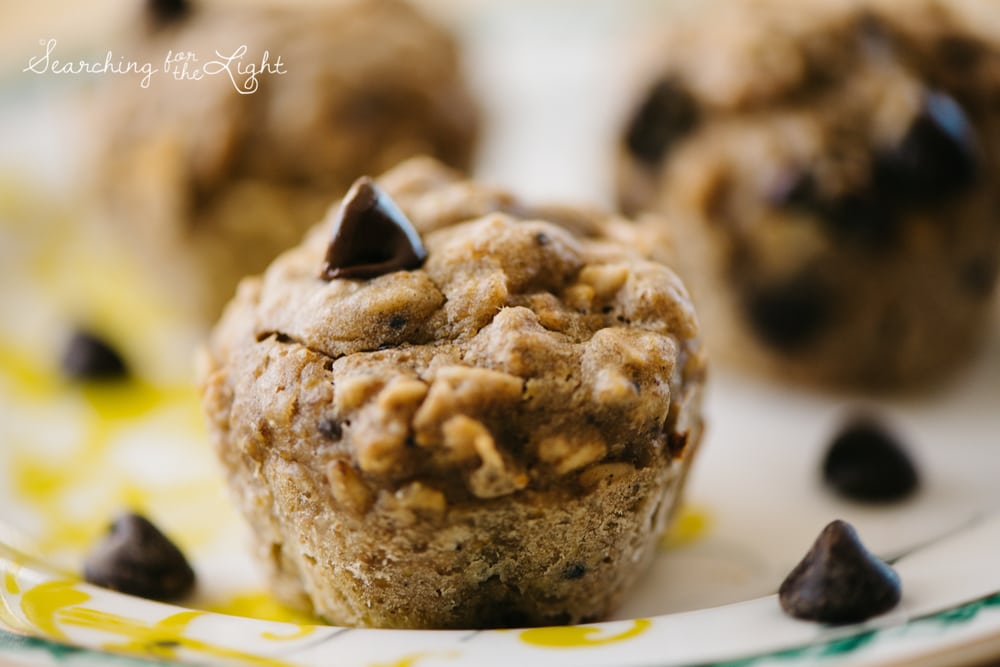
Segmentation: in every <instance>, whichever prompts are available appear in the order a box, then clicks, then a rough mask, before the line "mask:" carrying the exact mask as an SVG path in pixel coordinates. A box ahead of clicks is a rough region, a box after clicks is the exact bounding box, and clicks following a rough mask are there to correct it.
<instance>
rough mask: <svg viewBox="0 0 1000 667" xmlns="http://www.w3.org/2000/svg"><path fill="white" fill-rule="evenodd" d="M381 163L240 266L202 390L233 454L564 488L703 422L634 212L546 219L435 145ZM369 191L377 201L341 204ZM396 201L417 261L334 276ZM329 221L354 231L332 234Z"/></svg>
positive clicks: (368, 471) (689, 345) (691, 321)
mask: <svg viewBox="0 0 1000 667" xmlns="http://www.w3.org/2000/svg"><path fill="white" fill-rule="evenodd" d="M380 182H381V184H382V186H383V187H384V191H379V190H378V189H377V188H374V189H373V188H372V187H371V186H369V185H364V186H363V187H362V188H361V193H362V194H359V188H358V187H357V186H356V187H355V188H354V189H352V192H351V193H349V194H348V196H347V197H346V198H345V201H344V202H343V203H338V204H337V205H335V206H334V207H333V208H332V209H331V212H330V215H329V216H328V218H327V220H325V221H323V222H322V223H321V224H320V225H318V226H317V227H316V228H314V229H313V230H312V232H311V233H310V234H309V235H308V237H307V238H306V240H305V241H304V242H303V243H302V245H300V246H298V247H296V248H294V249H292V250H290V251H288V252H286V253H285V254H284V255H282V256H281V257H279V258H278V259H277V260H276V261H275V262H274V263H273V264H272V265H271V267H270V268H269V269H268V270H267V272H266V273H265V274H264V275H263V276H262V277H259V278H249V279H246V280H244V282H243V283H242V284H241V286H240V288H239V290H238V292H237V296H236V298H235V299H234V300H233V302H232V303H231V304H230V305H229V307H228V308H227V310H226V312H225V314H224V316H223V319H222V321H221V322H220V324H219V325H218V327H217V328H216V330H215V332H214V335H213V337H212V340H211V344H210V346H209V350H208V355H207V357H206V361H207V364H208V365H207V367H206V369H205V370H204V373H203V381H204V383H205V386H206V388H207V389H206V398H205V400H206V404H207V405H208V406H209V412H210V414H212V415H213V417H212V418H213V420H214V421H215V422H217V423H219V424H227V425H228V428H230V429H238V430H239V433H238V434H237V439H238V440H239V441H240V443H241V447H242V449H243V451H244V453H246V454H247V455H249V456H250V457H251V458H256V459H261V458H262V457H265V456H269V455H278V456H282V457H285V458H289V459H292V460H296V461H299V462H304V461H309V462H311V463H310V465H311V466H315V465H317V464H318V465H320V466H321V467H323V466H326V467H327V468H328V469H329V470H330V471H331V472H330V475H331V476H330V482H331V485H332V486H333V487H334V492H335V494H336V493H337V489H338V488H339V489H340V490H341V492H342V493H343V495H346V496H351V495H352V493H351V489H353V490H354V493H353V496H354V497H355V500H356V501H358V502H360V503H362V504H363V503H364V499H365V498H366V497H368V496H369V495H370V491H371V489H372V488H377V489H382V488H388V489H391V490H399V489H410V491H408V493H409V492H412V493H415V494H418V495H420V494H423V493H424V492H425V491H427V489H431V488H432V489H434V490H435V492H434V493H432V494H431V497H432V498H437V496H436V495H435V494H437V493H441V494H444V495H445V496H446V497H447V498H448V500H449V501H452V500H461V499H472V498H494V497H498V496H503V495H506V494H510V493H513V492H517V491H519V490H522V489H529V488H535V489H542V488H546V489H550V488H555V487H556V486H560V487H561V488H563V487H564V488H565V489H566V490H567V492H573V491H574V490H577V491H578V490H580V489H582V488H584V487H586V486H587V484H588V483H589V484H593V483H596V482H597V481H599V478H598V477H599V475H600V474H601V473H600V472H599V471H595V472H593V473H591V474H590V475H588V470H592V469H594V468H595V464H601V463H623V464H629V465H631V466H635V467H644V466H647V465H652V464H654V463H655V462H656V461H662V460H664V459H666V460H667V461H669V460H671V459H672V458H674V457H676V456H680V455H681V454H682V453H683V450H684V448H685V445H686V442H687V436H688V434H689V433H690V432H691V431H692V429H696V428H698V427H699V425H700V424H699V422H698V419H699V416H698V414H697V408H696V407H694V406H696V405H697V400H696V397H695V394H696V393H697V392H698V390H699V389H700V386H701V380H702V378H703V374H704V360H703V356H702V353H701V351H700V348H699V343H698V338H697V324H696V319H695V313H694V311H693V309H692V306H691V303H690V301H689V299H688V296H687V294H686V292H685V289H684V287H683V285H682V284H681V282H680V281H679V279H678V278H677V277H676V276H675V274H674V273H673V272H672V271H671V270H670V269H668V268H666V267H665V266H663V265H660V264H657V263H654V262H651V261H648V260H647V259H645V258H644V256H643V255H642V254H641V253H640V252H639V251H638V250H636V249H634V248H632V247H630V246H628V245H623V244H622V243H620V242H619V241H620V240H621V239H628V238H633V239H634V238H635V236H636V232H635V231H634V230H633V229H631V227H629V226H628V225H627V223H624V222H623V221H620V220H615V219H612V218H609V217H606V216H600V215H597V214H594V213H591V212H586V211H582V210H574V209H569V208H561V209H556V208H553V209H549V212H548V214H547V216H548V217H549V218H550V219H549V220H546V219H544V217H545V216H543V215H539V213H541V209H539V211H537V212H536V211H533V210H532V209H531V208H529V207H527V206H524V205H523V204H521V203H519V202H517V201H516V200H515V199H514V198H513V197H512V196H510V195H509V194H508V193H505V192H503V191H501V190H498V189H495V188H490V187H487V186H482V185H479V184H476V183H473V182H469V181H464V180H462V179H461V178H459V177H458V176H457V175H456V174H454V173H452V172H450V171H448V170H446V169H445V168H443V167H441V166H440V165H437V164H436V163H433V162H431V161H429V160H417V161H411V162H409V163H406V164H404V165H402V166H400V167H399V168H397V169H396V170H394V171H393V172H390V173H389V174H387V175H386V176H385V177H384V178H382V179H380ZM373 193H375V194H373ZM376 195H377V197H379V203H377V204H374V205H373V206H374V208H373V207H371V206H370V207H369V208H368V209H365V210H366V211H367V213H365V215H370V214H372V211H373V210H374V215H375V218H367V219H363V220H361V221H360V222H359V221H358V220H357V219H356V216H355V219H353V222H352V220H349V219H348V218H351V217H352V216H354V213H351V212H350V211H352V210H353V211H355V213H357V211H360V210H362V209H364V207H365V202H364V201H360V200H361V199H364V198H365V197H368V198H369V200H370V201H368V203H369V204H370V203H372V202H373V201H374V199H372V198H373V197H375V196H376ZM390 198H391V199H390ZM393 201H395V204H398V207H399V209H400V211H394V210H393V209H395V204H393ZM375 209H379V210H375ZM397 214H398V215H402V216H405V217H406V218H408V219H409V221H411V222H412V223H413V226H414V228H415V230H418V231H419V232H420V234H421V235H422V244H421V243H420V241H419V240H418V241H417V242H416V243H417V244H418V245H422V247H420V248H417V250H419V251H420V252H416V253H409V252H408V253H404V254H406V255H407V259H408V262H409V263H408V265H407V266H408V267H409V268H408V270H395V269H396V268H397V267H396V266H381V268H379V269H377V270H376V271H375V273H377V275H364V276H361V275H357V274H358V272H354V271H348V272H347V273H349V274H351V273H353V274H354V275H356V276H357V277H348V278H341V277H331V274H333V275H336V274H337V271H336V270H334V271H331V270H330V269H331V267H330V266H329V262H328V260H329V259H330V258H331V257H334V256H336V257H339V258H340V259H339V260H338V261H340V262H341V263H342V264H343V263H345V262H346V263H348V264H349V263H350V255H351V254H352V252H353V253H354V254H355V255H358V258H359V260H360V261H361V262H362V263H364V262H365V261H367V260H366V258H365V257H364V256H363V255H365V253H368V254H371V248H370V247H369V248H367V249H365V248H363V246H364V245H365V243H366V242H370V238H369V239H367V241H366V239H365V238H364V236H365V234H366V233H367V234H375V235H377V236H378V237H379V238H381V239H384V240H385V244H388V245H393V246H394V244H395V243H396V241H399V240H400V239H398V238H397V239H393V238H391V237H392V236H393V235H394V234H396V233H397V232H398V231H399V230H393V229H390V228H389V227H387V226H386V225H388V224H389V222H390V220H389V219H391V218H393V216H395V215H397ZM380 216H381V217H380ZM334 223H336V226H337V229H338V237H341V236H344V235H350V234H355V235H356V237H355V238H353V239H348V241H347V242H346V243H347V245H348V246H353V247H354V248H355V249H354V250H352V249H351V247H347V249H346V250H345V249H344V247H343V246H338V248H337V249H334V248H333V247H332V246H334V245H338V244H340V243H341V241H339V240H338V241H335V242H333V243H331V234H332V231H331V230H332V227H333V226H334ZM403 224H404V225H405V224H406V223H405V222H404V223H403ZM348 228H351V229H348ZM570 228H573V229H574V231H575V232H576V233H574V232H571V231H570ZM345 230H346V231H345ZM352 230H353V231H352ZM411 231H412V230H411ZM414 234H415V232H414ZM404 236H405V235H404ZM615 239H619V240H615ZM404 240H405V239H404ZM358 248H361V249H360V250H358ZM408 250H413V248H410V249H408ZM424 256H425V258H424ZM344 257H348V259H347V260H344ZM378 259H379V261H381V260H383V259H384V258H378ZM371 263H372V262H369V264H371ZM377 263H378V262H375V264H377ZM388 264H392V261H389V262H388ZM360 273H361V274H364V273H365V271H364V270H361V271H360ZM314 469H315V468H314ZM611 469H613V468H611ZM601 470H603V471H604V472H607V471H608V470H609V468H607V467H606V466H605V467H603V468H601ZM591 478H593V479H591ZM563 480H565V481H566V484H565V485H562V484H560V481H563Z"/></svg>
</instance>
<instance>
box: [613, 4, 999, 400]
mask: <svg viewBox="0 0 1000 667" xmlns="http://www.w3.org/2000/svg"><path fill="white" fill-rule="evenodd" d="M793 4H794V7H792V5H793ZM974 5H975V3H963V2H956V3H943V2H936V1H935V0H921V1H920V2H892V1H890V0H883V1H879V0H876V1H864V0H815V1H814V2H810V3H808V6H804V5H802V4H801V3H790V2H783V1H782V0H753V1H751V2H746V3H726V4H725V7H724V8H723V9H720V10H719V11H718V12H712V13H709V14H708V15H705V16H703V17H701V20H702V22H703V23H702V24H701V25H700V26H697V27H695V28H691V27H690V26H687V28H688V29H686V30H678V31H677V34H676V36H672V37H670V38H666V39H664V41H665V42H666V43H667V44H669V45H670V46H671V48H670V49H669V54H668V55H666V56H665V60H664V64H663V67H662V70H661V71H662V77H663V78H662V80H661V81H664V82H666V83H664V84H662V85H663V86H664V87H663V88H662V89H661V90H662V92H661V98H660V100H659V101H658V102H657V101H654V103H653V106H654V107H655V106H656V103H658V104H660V105H662V106H664V107H672V108H675V109H676V108H677V107H678V105H680V104H681V103H683V104H687V105H689V106H691V107H693V108H694V109H695V111H694V112H690V111H689V112H688V113H687V115H678V114H677V112H676V111H675V112H674V113H675V118H674V121H675V125H674V127H673V128H660V129H659V132H660V134H655V133H654V134H650V133H649V132H648V131H647V132H645V133H643V132H640V131H639V129H640V128H638V127H637V126H636V124H635V121H633V125H632V127H630V128H629V133H626V139H625V140H624V141H623V145H622V149H621V151H620V160H619V166H620V168H619V174H618V182H619V195H620V199H621V202H622V205H623V207H624V208H625V209H626V210H627V211H629V212H633V213H634V212H635V211H638V210H643V209H645V210H655V211H658V212H660V213H662V215H663V220H664V222H663V225H664V227H665V228H667V229H668V231H667V232H666V233H667V234H669V236H670V237H671V238H672V239H673V246H672V249H673V251H674V252H670V249H669V248H668V251H667V252H666V255H667V257H668V258H669V260H668V261H670V262H671V264H672V265H675V266H676V268H677V270H678V271H679V272H680V273H681V276H682V277H683V278H684V280H685V281H686V282H687V283H688V285H689V287H690V288H691V290H692V294H693V297H694V299H695V302H696V304H697V305H698V307H699V312H700V313H701V314H702V316H703V318H704V320H705V321H706V322H707V323H708V326H707V327H706V328H707V330H708V331H709V340H708V344H709V346H710V347H711V348H712V352H713V354H717V355H718V356H720V357H725V358H727V359H729V360H731V361H734V362H736V363H739V364H747V363H749V364H750V365H751V366H762V367H765V368H768V369H770V370H772V371H776V372H777V373H778V374H780V375H782V376H784V377H793V378H797V379H805V380H810V381H820V382H833V383H845V384H851V385H862V386H880V387H885V386H890V387H892V386H900V385H906V384H908V383H911V382H917V381H927V380H932V379H936V378H939V377H941V376H942V375H944V374H945V373H946V372H947V371H948V370H949V369H952V368H954V367H955V366H956V365H957V364H958V363H959V362H960V361H961V360H963V359H966V358H968V356H969V355H970V353H971V352H972V351H973V350H974V349H975V348H976V342H977V341H978V340H979V339H980V338H981V335H982V332H983V331H984V329H985V324H986V322H987V315H988V312H989V310H990V308H992V302H991V299H990V295H991V293H992V292H993V291H994V289H995V283H996V275H997V268H998V263H1000V216H998V215H997V210H1000V189H998V186H997V183H998V180H997V170H998V166H1000V165H998V162H997V157H996V156H997V155H998V152H997V148H998V147H1000V125H998V123H997V119H996V114H995V113H994V111H993V110H992V109H993V107H994V106H995V100H996V99H997V98H998V95H1000V50H998V48H997V41H996V39H995V37H991V36H989V35H987V34H986V33H985V32H984V31H983V30H981V29H980V27H981V26H978V25H977V23H976V19H975V17H974V14H973V13H972V12H971V11H966V10H968V9H969V8H971V7H973V6H974ZM671 35H673V33H671ZM956 109H957V110H958V111H957V113H956V111H955V110H956ZM692 114H693V115H694V116H695V120H693V121H692V120H691V116H692ZM647 115H648V116H655V114H654V113H652V112H649V113H648V114H647ZM635 118H636V119H638V116H636V117H635ZM678 119H680V120H678ZM680 121H685V122H684V123H681V122H680ZM678 123H680V124H678ZM942 164H946V165H948V167H945V168H940V167H938V166H936V165H942ZM966 172H968V173H966Z"/></svg>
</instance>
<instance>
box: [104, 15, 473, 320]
mask: <svg viewBox="0 0 1000 667" xmlns="http://www.w3.org/2000/svg"><path fill="white" fill-rule="evenodd" d="M141 23H142V24H143V25H144V28H145V29H144V31H143V33H142V34H143V41H142V43H141V44H139V45H137V46H136V47H135V48H136V49H137V53H136V56H135V60H136V61H138V62H146V61H149V62H152V63H153V64H154V66H156V67H157V68H159V69H160V70H161V71H159V72H157V73H156V74H155V75H154V76H152V77H151V79H150V81H149V85H148V87H147V88H142V87H141V86H140V85H139V83H138V79H139V77H138V76H137V77H134V78H133V77H114V79H115V81H114V82H112V83H110V84H109V85H108V86H107V88H106V89H105V90H103V91H101V93H102V95H101V99H100V101H99V107H100V116H101V120H100V128H99V131H100V133H101V134H100V137H99V139H100V142H101V148H100V157H99V164H98V165H97V174H96V176H97V179H98V194H99V197H100V199H101V200H102V203H103V208H104V209H105V211H106V215H107V217H108V218H109V219H110V221H111V222H112V223H113V224H114V226H115V229H116V230H117V232H116V233H117V234H118V235H119V236H121V237H123V238H124V239H126V240H127V241H128V242H129V243H130V244H131V246H132V247H133V248H134V249H137V250H138V251H139V253H141V254H140V257H141V259H142V261H144V262H145V263H147V264H148V265H149V267H150V269H151V270H153V271H155V272H157V273H158V274H160V276H162V278H163V280H162V283H163V284H164V285H166V286H168V288H169V289H170V290H171V291H172V292H173V293H174V294H175V295H176V297H177V299H176V300H177V301H178V302H179V303H181V304H184V307H185V308H186V309H187V310H189V311H190V312H191V313H192V314H193V315H194V316H195V317H196V318H200V319H202V320H203V321H205V322H209V321H211V320H214V318H215V317H217V316H218V313H219V311H220V309H221V306H222V305H223V304H224V303H225V301H226V300H227V299H229V298H230V297H231V296H232V294H233V290H234V288H235V286H236V283H237V281H238V280H239V278H240V277H242V276H244V275H247V274H249V273H255V272H258V271H260V270H262V269H263V268H264V267H265V266H266V265H267V263H268V262H269V261H271V260H272V259H273V258H274V257H275V256H276V255H277V254H278V253H279V252H280V251H281V250H283V249H285V248H287V247H289V246H291V245H294V244H295V243H297V242H298V240H299V239H301V237H302V234H303V232H304V231H305V229H306V228H307V227H308V226H309V225H311V224H312V223H314V222H315V221H316V220H317V219H319V217H320V216H321V215H322V213H323V211H325V210H326V208H327V207H328V206H329V205H330V204H331V202H333V201H334V200H335V199H336V198H337V197H339V196H341V195H342V194H343V192H344V190H345V189H346V187H347V186H348V185H350V183H351V182H352V181H353V180H354V179H355V178H356V177H357V176H358V175H360V174H362V173H370V172H380V171H382V170H384V169H387V168H388V167H390V166H392V165H393V164H395V163H397V162H398V161H399V160H401V159H403V158H406V157H408V156H412V155H416V154H429V155H433V156H436V157H438V158H440V159H441V160H444V161H445V162H447V163H449V164H453V165H456V166H462V167H465V166H467V165H468V164H469V162H470V159H471V155H472V151H473V145H474V140H475V137H476V130H477V110H476V108H475V105H474V103H473V101H472V99H471V98H470V96H469V93H468V91H467V89H466V87H465V84H464V82H463V80H462V76H461V72H460V66H459V62H458V56H457V53H456V47H455V43H454V42H453V40H452V38H451V37H450V36H449V35H448V34H446V33H445V32H444V31H443V30H442V29H441V28H439V27H437V26H435V25H433V24H432V23H430V22H429V21H428V20H426V19H425V18H424V17H423V16H422V15H420V14H419V13H418V12H417V11H415V10H414V9H413V8H412V7H411V6H410V5H408V4H406V3H405V2H403V1H401V0H337V1H336V2H332V3H325V4H323V5H322V6H311V7H302V6H299V7H294V6H289V5H281V4H279V3H277V2H274V3H270V4H267V5H266V6H261V5H260V4H257V5H251V4H245V5H244V4H241V5H238V6H236V5H230V6H218V5H209V4H207V3H206V4H204V5H202V4H198V3H197V2H188V1H187V0H150V2H148V4H147V6H146V13H145V15H144V16H143V17H142V21H141ZM243 45H246V54H245V56H244V57H243V58H242V59H239V60H238V61H234V63H233V65H232V67H231V68H230V69H231V70H232V71H233V75H234V76H233V77H232V78H231V77H230V76H229V74H228V72H227V71H225V70H223V69H221V68H219V66H218V65H211V64H209V63H210V61H218V60H220V59H221V57H223V56H225V57H228V56H230V55H232V54H234V53H236V52H237V50H238V49H239V48H240V47H241V46H243ZM265 51H267V52H268V63H269V64H270V65H271V66H272V67H273V66H274V65H275V64H276V62H277V61H278V59H279V58H280V60H281V63H282V65H283V68H282V70H283V72H284V73H283V74H275V73H273V71H272V72H271V73H264V74H261V75H259V76H257V77H256V78H257V88H256V90H254V92H252V93H248V92H247V90H246V89H244V90H243V93H245V94H240V91H239V90H238V88H241V87H244V86H246V85H247V75H246V74H239V73H237V72H236V68H237V66H243V67H244V68H246V67H248V66H251V65H256V66H257V67H258V68H260V67H261V61H262V58H263V55H264V52H265ZM188 52H190V53H193V54H195V56H196V57H197V58H198V60H197V61H187V62H186V63H185V62H183V61H176V62H174V63H172V64H171V66H170V71H166V70H165V69H164V61H165V59H166V58H167V56H168V54H172V55H174V56H177V54H185V53H188ZM185 66H186V67H187V68H188V70H187V71H188V72H193V71H195V70H196V69H199V68H202V67H206V66H207V67H208V68H209V69H210V70H211V71H212V72H213V73H212V74H211V75H205V76H203V78H201V79H200V80H177V79H176V78H175V76H181V73H182V71H183V68H184V67H185ZM109 80H110V78H109ZM251 87H252V82H251Z"/></svg>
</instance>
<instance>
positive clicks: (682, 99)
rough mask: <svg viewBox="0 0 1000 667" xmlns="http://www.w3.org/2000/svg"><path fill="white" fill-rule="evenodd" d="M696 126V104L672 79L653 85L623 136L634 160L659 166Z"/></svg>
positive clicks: (678, 83) (677, 82)
mask: <svg viewBox="0 0 1000 667" xmlns="http://www.w3.org/2000/svg"><path fill="white" fill-rule="evenodd" d="M697 124H698V104H697V102H695V100H694V98H693V97H692V96H691V94H690V93H689V92H688V91H687V90H686V89H685V88H684V87H683V86H682V85H681V84H680V82H679V81H677V80H676V79H672V78H668V79H663V80H661V81H659V82H657V83H656V84H655V85H654V86H653V87H652V88H651V89H650V91H649V93H648V94H647V96H646V99H645V100H644V101H643V103H642V104H641V105H640V106H639V109H638V110H637V111H636V113H635V116H633V117H632V121H631V122H630V123H629V125H628V128H627V129H626V132H625V145H626V146H627V147H628V150H629V152H630V153H631V154H632V155H634V156H635V157H636V158H637V159H639V160H641V161H643V162H645V163H647V164H650V165H656V164H659V163H660V161H661V160H662V159H663V157H664V156H665V155H666V154H667V152H668V151H669V150H670V147H671V146H672V145H673V144H674V143H675V142H676V141H677V140H678V139H680V138H681V137H683V136H684V135H686V134H687V133H688V132H690V131H691V130H693V129H694V128H695V126H696V125H697Z"/></svg>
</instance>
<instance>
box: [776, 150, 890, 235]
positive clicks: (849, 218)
mask: <svg viewBox="0 0 1000 667" xmlns="http://www.w3.org/2000/svg"><path fill="white" fill-rule="evenodd" d="M766 197H767V201H768V202H769V203H770V204H771V205H772V206H778V207H781V208H785V209H790V210H799V211H804V212H806V213H809V214H812V215H814V216H816V217H817V218H819V219H820V220H821V221H822V222H823V224H824V226H825V229H827V230H828V231H829V232H830V233H832V234H833V235H834V236H835V237H836V238H838V239H843V240H845V241H848V242H851V243H854V244H855V245H857V246H859V247H861V248H864V249H866V250H885V249H887V248H889V247H890V245H891V243H892V241H893V240H894V239H895V238H896V235H897V233H898V229H899V219H900V218H899V216H898V214H897V213H896V212H895V211H894V210H893V209H892V207H891V206H890V205H889V204H888V203H887V202H885V201H883V200H882V199H881V198H879V197H878V196H876V195H875V194H874V193H872V192H868V191H860V192H849V193H845V194H842V195H840V196H839V197H833V198H830V197H825V196H824V195H823V193H821V192H820V191H819V188H818V187H817V185H816V179H815V178H814V177H813V175H812V173H810V172H809V171H806V170H802V169H792V170H789V171H788V172H787V173H785V174H784V175H782V176H781V177H780V178H779V179H777V181H776V182H775V183H774V184H773V185H772V186H771V188H770V190H768V192H767V193H766Z"/></svg>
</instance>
